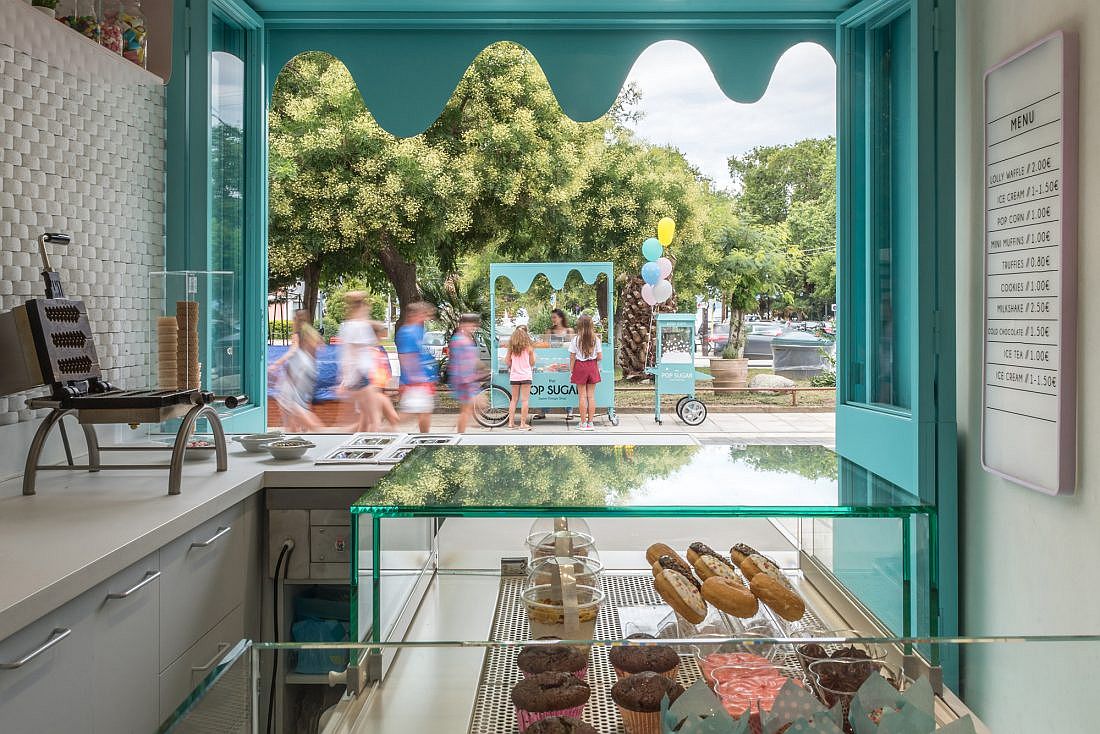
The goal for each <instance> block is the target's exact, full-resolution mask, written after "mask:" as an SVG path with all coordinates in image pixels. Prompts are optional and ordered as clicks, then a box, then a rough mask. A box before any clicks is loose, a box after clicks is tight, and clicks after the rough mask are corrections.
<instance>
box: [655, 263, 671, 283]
mask: <svg viewBox="0 0 1100 734" xmlns="http://www.w3.org/2000/svg"><path fill="white" fill-rule="evenodd" d="M657 267H659V268H660V269H661V277H662V278H664V279H665V280H668V276H670V275H672V261H671V260H669V259H668V258H667V257H659V258H657Z"/></svg>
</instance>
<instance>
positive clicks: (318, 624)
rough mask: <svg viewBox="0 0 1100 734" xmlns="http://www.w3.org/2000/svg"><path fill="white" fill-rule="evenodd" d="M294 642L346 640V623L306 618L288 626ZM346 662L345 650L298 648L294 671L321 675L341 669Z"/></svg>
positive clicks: (346, 654)
mask: <svg viewBox="0 0 1100 734" xmlns="http://www.w3.org/2000/svg"><path fill="white" fill-rule="evenodd" d="M290 633H291V637H292V638H293V639H294V641H295V642H346V641H347V639H348V625H347V623H346V622H340V621H338V620H335V619H313V618H306V619H301V620H298V621H297V622H295V623H294V624H293V625H292V626H291V628H290ZM347 664H348V653H347V650H299V651H298V662H297V665H295V667H294V671H295V672H296V673H302V674H305V675H323V674H325V673H328V672H329V671H331V670H343V669H344V668H345V667H346V666H347Z"/></svg>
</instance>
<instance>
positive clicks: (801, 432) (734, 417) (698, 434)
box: [403, 413, 836, 446]
mask: <svg viewBox="0 0 1100 734" xmlns="http://www.w3.org/2000/svg"><path fill="white" fill-rule="evenodd" d="M618 417H619V425H618V426H612V425H611V424H610V423H609V422H608V421H607V415H606V414H603V415H600V414H597V415H596V421H595V428H596V429H595V431H593V432H592V433H591V434H585V433H582V432H580V431H578V430H577V425H578V423H577V421H575V420H573V421H570V422H568V423H566V421H565V420H564V416H562V415H561V414H560V413H557V414H555V413H551V414H550V415H549V416H548V417H547V418H545V419H543V420H536V421H534V422H533V423H532V425H533V426H534V428H533V430H531V431H530V432H526V431H523V432H520V431H515V430H509V429H507V428H493V429H489V428H482V427H481V426H480V425H478V424H477V423H476V422H475V421H471V426H470V429H469V431H468V433H470V434H492V435H493V436H499V437H504V436H513V435H514V436H516V437H517V439H518V438H519V437H520V436H535V435H540V434H555V435H561V434H565V435H573V436H576V437H580V436H584V435H599V434H632V435H639V434H645V435H647V436H650V435H658V434H664V435H668V436H669V437H670V438H672V437H677V438H679V439H683V438H684V437H685V436H691V437H693V438H695V439H696V440H699V441H702V442H704V443H706V442H708V440H718V439H721V440H723V441H730V440H735V441H767V442H775V441H792V442H796V443H811V442H812V443H823V444H826V445H830V446H831V445H833V443H834V442H835V440H836V429H835V421H834V415H833V414H832V413H711V414H710V415H708V416H707V419H706V420H705V421H703V423H702V424H701V425H698V426H695V427H694V428H693V427H690V426H687V425H685V424H683V423H681V422H680V420H679V419H677V418H676V416H675V414H674V413H673V414H672V415H668V416H665V419H664V423H663V424H662V425H657V424H656V423H655V422H654V420H653V415H652V414H649V413H645V414H640V413H635V414H631V413H619V414H618ZM456 418H457V416H456V415H455V414H446V413H443V414H437V415H435V416H433V418H432V430H433V431H442V432H448V431H453V430H454V428H455V420H456ZM403 429H404V430H414V429H412V428H410V424H406V425H405V426H404V427H403ZM524 442H525V441H523V440H517V443H524Z"/></svg>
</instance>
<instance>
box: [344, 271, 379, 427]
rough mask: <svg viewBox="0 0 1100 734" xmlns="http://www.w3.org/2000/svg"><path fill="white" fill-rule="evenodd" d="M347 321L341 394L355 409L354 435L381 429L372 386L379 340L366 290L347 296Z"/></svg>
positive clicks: (345, 300) (374, 390)
mask: <svg viewBox="0 0 1100 734" xmlns="http://www.w3.org/2000/svg"><path fill="white" fill-rule="evenodd" d="M344 304H345V306H346V309H345V315H346V317H347V318H346V320H345V321H344V323H342V324H341V325H340V343H341V344H342V345H343V355H342V358H341V360H340V391H341V392H343V393H345V394H346V395H347V396H348V397H349V398H350V399H351V402H352V405H353V406H355V410H356V413H357V414H358V415H357V418H356V422H355V423H354V424H353V425H352V426H351V427H350V428H349V430H351V431H352V432H370V431H374V430H376V429H377V426H378V401H377V400H376V399H375V394H374V393H375V392H376V388H375V387H374V385H373V384H371V378H372V377H373V375H374V369H375V365H374V360H375V358H376V354H377V352H376V350H375V349H374V346H375V345H376V344H377V343H378V338H377V337H376V336H375V335H374V326H373V325H372V324H371V322H370V320H369V319H368V318H367V315H368V314H369V313H370V301H369V300H368V299H367V294H366V293H364V292H363V291H350V292H349V293H348V294H347V295H345V296H344Z"/></svg>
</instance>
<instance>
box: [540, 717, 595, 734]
mask: <svg viewBox="0 0 1100 734" xmlns="http://www.w3.org/2000/svg"><path fill="white" fill-rule="evenodd" d="M526 734H599V732H597V731H596V730H595V729H594V728H593V727H591V726H589V725H588V724H586V723H584V722H583V721H581V720H580V719H574V718H573V717H572V716H551V717H549V718H547V719H542V720H541V721H536V722H535V723H534V724H531V726H529V727H527V732H526Z"/></svg>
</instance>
